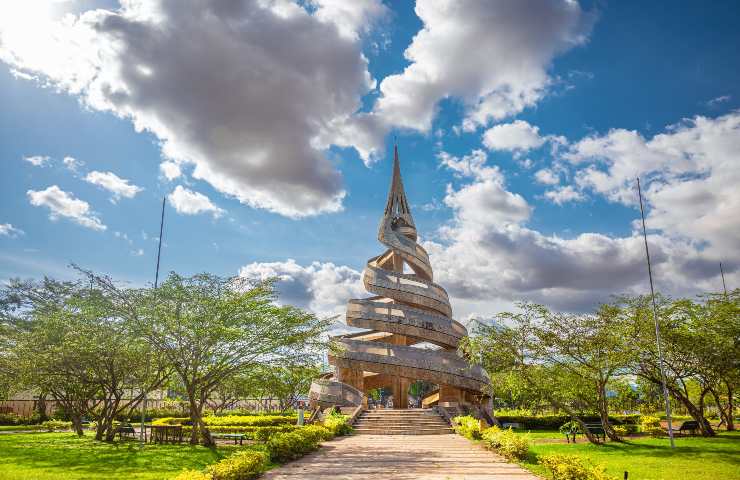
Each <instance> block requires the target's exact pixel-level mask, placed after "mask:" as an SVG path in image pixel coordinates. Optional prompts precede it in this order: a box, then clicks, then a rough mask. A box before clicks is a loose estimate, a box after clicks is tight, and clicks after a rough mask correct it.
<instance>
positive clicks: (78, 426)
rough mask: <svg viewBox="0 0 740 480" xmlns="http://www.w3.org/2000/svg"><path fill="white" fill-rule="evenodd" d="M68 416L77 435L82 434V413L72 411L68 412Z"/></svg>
mask: <svg viewBox="0 0 740 480" xmlns="http://www.w3.org/2000/svg"><path fill="white" fill-rule="evenodd" d="M70 418H71V419H72V428H73V429H74V431H75V433H76V434H77V436H78V437H81V436H83V435H84V434H85V432H83V431H82V415H78V414H76V413H74V414H70Z"/></svg>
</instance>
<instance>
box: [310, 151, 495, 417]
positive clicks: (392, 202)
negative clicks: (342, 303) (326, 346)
mask: <svg viewBox="0 0 740 480" xmlns="http://www.w3.org/2000/svg"><path fill="white" fill-rule="evenodd" d="M378 240H379V241H380V243H382V244H383V245H385V246H386V247H387V250H386V251H385V252H383V253H382V254H381V255H378V256H376V257H373V258H371V259H370V260H368V262H367V265H366V267H365V270H364V272H363V275H362V280H363V283H364V285H365V289H366V290H367V291H368V292H370V293H371V294H373V295H374V296H372V297H370V298H364V299H351V300H349V302H348V305H347V325H349V326H352V327H358V328H363V329H366V330H365V331H363V332H361V333H356V334H349V335H342V336H339V337H335V338H334V340H335V342H336V344H337V345H336V346H337V347H338V348H337V349H336V351H335V352H333V353H332V354H330V355H329V363H330V364H331V365H333V366H334V367H335V371H334V373H333V374H327V375H325V376H324V377H323V378H321V379H319V380H317V381H315V382H314V383H313V384H312V385H311V392H310V399H311V401H312V402H313V403H315V404H319V405H340V406H351V405H359V404H360V402H362V399H363V394H364V393H366V392H367V391H368V390H371V389H373V388H379V387H388V388H390V389H391V391H392V395H393V399H394V400H393V401H394V407H395V408H407V407H408V396H407V392H408V388H409V385H410V384H411V383H412V382H414V381H416V380H425V381H427V382H431V383H434V384H436V385H438V386H439V390H438V393H436V394H435V395H438V397H435V402H439V404H440V405H445V406H455V405H460V404H478V403H480V402H481V400H482V398H483V395H482V393H481V392H482V390H483V387H484V386H485V385H486V384H487V383H488V378H487V376H486V375H485V372H484V371H483V370H482V369H481V368H480V367H477V366H473V367H471V366H470V365H469V364H468V362H467V361H466V360H465V359H464V358H462V357H461V356H460V355H459V354H458V353H457V346H458V343H459V341H460V339H461V338H462V337H464V336H465V335H467V330H466V328H465V327H464V326H463V325H462V324H460V323H459V322H456V321H455V320H453V319H452V307H451V306H450V300H449V298H448V296H447V292H446V291H445V289H444V288H442V287H441V286H439V285H437V284H436V283H434V281H433V273H432V267H431V264H430V262H429V256H428V254H427V252H426V250H424V248H423V247H422V246H421V245H419V244H418V243H417V234H416V226H415V225H414V219H413V218H412V216H411V211H410V209H409V204H408V201H407V200H406V194H405V192H404V189H403V182H402V180H401V168H400V165H399V160H398V147H395V148H394V158H393V177H392V179H391V185H390V191H389V192H388V201H387V203H386V206H385V212H384V214H383V218H382V220H381V222H380V226H379V229H378ZM406 267H407V268H406ZM423 347H426V348H423Z"/></svg>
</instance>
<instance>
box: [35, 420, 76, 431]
mask: <svg viewBox="0 0 740 480" xmlns="http://www.w3.org/2000/svg"><path fill="white" fill-rule="evenodd" d="M41 426H42V427H44V428H45V429H46V430H47V431H49V432H55V431H60V430H69V429H70V428H72V422H65V421H62V420H47V421H45V422H43V423H42V424H41Z"/></svg>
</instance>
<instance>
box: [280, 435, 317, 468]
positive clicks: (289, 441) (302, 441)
mask: <svg viewBox="0 0 740 480" xmlns="http://www.w3.org/2000/svg"><path fill="white" fill-rule="evenodd" d="M317 447H318V442H316V441H313V438H311V435H302V434H301V433H300V430H299V431H295V432H289V433H278V434H275V435H273V436H272V438H270V439H269V440H268V441H267V451H268V452H270V458H271V459H272V460H273V461H275V462H280V463H283V462H287V461H289V460H294V459H296V458H299V457H302V456H303V455H305V454H307V453H308V452H310V451H313V450H316V448H317Z"/></svg>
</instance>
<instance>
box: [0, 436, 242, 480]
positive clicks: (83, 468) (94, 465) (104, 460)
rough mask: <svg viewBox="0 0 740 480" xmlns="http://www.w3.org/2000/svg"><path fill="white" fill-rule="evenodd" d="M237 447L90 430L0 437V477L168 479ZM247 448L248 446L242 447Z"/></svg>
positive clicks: (26, 479)
mask: <svg viewBox="0 0 740 480" xmlns="http://www.w3.org/2000/svg"><path fill="white" fill-rule="evenodd" d="M235 448H239V447H238V446H237V447H235V446H231V445H229V446H226V445H223V446H219V447H218V449H209V448H206V447H202V446H191V445H183V444H181V445H153V444H147V445H146V446H145V447H144V450H140V449H139V444H138V442H134V441H126V442H122V443H119V442H116V443H106V442H98V441H95V440H94V438H93V437H92V435H91V434H87V435H85V436H84V437H82V438H78V437H77V435H75V434H72V433H35V434H4V435H0V480H20V479H24V480H52V479H54V480H56V479H62V480H77V479H95V478H100V479H110V480H116V479H121V480H123V479H158V480H160V479H168V478H172V477H174V476H176V475H177V474H178V473H179V472H180V471H181V470H182V469H184V468H191V469H202V468H203V467H205V466H206V465H208V464H210V463H214V462H216V461H218V460H220V459H221V458H223V457H225V456H227V455H228V454H230V453H231V452H233V451H234V449H235ZM244 448H248V447H244Z"/></svg>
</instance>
